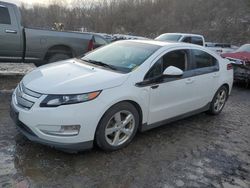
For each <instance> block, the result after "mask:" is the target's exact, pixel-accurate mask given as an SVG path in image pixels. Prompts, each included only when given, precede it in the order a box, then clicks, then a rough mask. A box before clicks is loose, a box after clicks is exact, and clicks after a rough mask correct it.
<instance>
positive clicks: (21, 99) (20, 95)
mask: <svg viewBox="0 0 250 188" xmlns="http://www.w3.org/2000/svg"><path fill="white" fill-rule="evenodd" d="M41 96H42V95H41V94H40V93H37V92H34V91H31V90H30V89H27V88H26V87H25V86H24V84H23V83H22V82H21V83H20V84H19V85H18V87H17V89H16V100H17V104H18V106H20V107H21V108H24V109H26V110H29V109H30V108H31V107H32V106H33V105H34V103H35V99H38V98H39V97H41Z"/></svg>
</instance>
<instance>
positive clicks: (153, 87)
mask: <svg viewBox="0 0 250 188" xmlns="http://www.w3.org/2000/svg"><path fill="white" fill-rule="evenodd" d="M158 87H159V85H153V86H151V88H152V89H157V88H158Z"/></svg>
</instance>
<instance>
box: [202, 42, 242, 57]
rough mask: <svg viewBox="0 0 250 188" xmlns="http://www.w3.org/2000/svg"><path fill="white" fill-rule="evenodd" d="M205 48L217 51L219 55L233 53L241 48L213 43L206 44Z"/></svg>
mask: <svg viewBox="0 0 250 188" xmlns="http://www.w3.org/2000/svg"><path fill="white" fill-rule="evenodd" d="M205 46H206V47H207V48H209V49H210V50H213V51H215V52H216V53H218V54H219V55H220V54H223V53H230V52H233V51H235V50H237V49H238V48H239V47H238V46H234V45H231V44H227V43H212V42H206V43H205Z"/></svg>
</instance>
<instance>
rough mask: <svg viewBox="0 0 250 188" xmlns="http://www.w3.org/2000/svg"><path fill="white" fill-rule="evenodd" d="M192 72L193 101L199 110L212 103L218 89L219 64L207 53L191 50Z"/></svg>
mask: <svg viewBox="0 0 250 188" xmlns="http://www.w3.org/2000/svg"><path fill="white" fill-rule="evenodd" d="M191 57H192V63H193V65H192V66H193V68H192V69H193V70H194V72H195V82H196V91H195V97H196V99H195V101H196V104H197V105H198V106H197V107H199V108H201V107H204V106H205V105H207V104H208V103H209V102H211V101H212V98H213V96H214V94H215V92H216V90H217V89H218V88H216V87H217V86H218V82H219V74H220V73H219V62H218V60H217V59H216V58H215V57H214V56H213V55H211V54H210V53H208V52H205V51H203V50H200V49H191Z"/></svg>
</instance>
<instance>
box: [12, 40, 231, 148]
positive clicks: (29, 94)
mask: <svg viewBox="0 0 250 188" xmlns="http://www.w3.org/2000/svg"><path fill="white" fill-rule="evenodd" d="M232 83H233V70H232V65H231V64H230V62H229V61H228V60H227V59H223V58H221V57H220V56H218V55H217V54H216V53H213V52H211V51H209V50H207V49H206V48H204V47H201V46H198V45H192V44H187V43H167V42H159V41H149V40H145V41H139V40H137V41H119V42H115V43H112V44H110V45H107V46H105V47H102V48H99V49H97V50H95V51H93V52H90V53H88V54H86V55H85V56H84V57H82V58H79V59H70V60H65V61H61V62H57V63H53V64H49V65H45V66H42V67H40V68H37V69H35V70H34V71H32V72H30V73H29V74H27V75H26V76H25V77H24V78H23V80H22V81H21V82H20V84H19V85H18V86H17V88H16V89H15V91H14V93H13V96H12V101H11V117H12V118H13V120H14V121H15V122H16V124H17V128H18V129H19V130H20V131H21V132H22V133H23V134H24V135H25V136H26V137H27V138H28V139H30V140H31V141H34V142H38V143H42V144H45V145H49V146H52V147H55V148H58V149H61V150H66V151H80V150H85V149H89V148H92V147H93V144H94V143H95V144H96V145H97V146H99V147H100V148H101V149H103V150H106V151H113V150H117V149H120V148H123V147H125V146H127V145H128V144H129V143H130V142H131V141H132V139H133V138H134V136H135V135H136V132H137V131H145V130H149V129H151V128H154V127H157V126H160V125H164V124H166V123H169V122H172V121H175V120H178V119H181V118H185V117H187V116H190V115H194V114H197V113H200V112H208V113H210V114H214V115H217V114H219V113H220V112H221V111H222V109H223V107H224V105H225V103H226V100H227V98H228V96H229V94H230V92H231V89H232Z"/></svg>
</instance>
